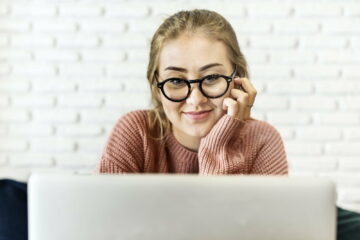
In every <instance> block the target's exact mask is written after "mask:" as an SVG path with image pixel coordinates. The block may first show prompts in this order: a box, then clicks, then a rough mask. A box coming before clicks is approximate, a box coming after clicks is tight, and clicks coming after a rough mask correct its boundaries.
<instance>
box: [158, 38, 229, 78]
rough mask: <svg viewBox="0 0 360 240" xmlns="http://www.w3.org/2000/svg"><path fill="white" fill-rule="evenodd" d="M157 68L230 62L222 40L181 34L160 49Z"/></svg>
mask: <svg viewBox="0 0 360 240" xmlns="http://www.w3.org/2000/svg"><path fill="white" fill-rule="evenodd" d="M159 61H160V62H159V68H160V69H159V70H160V71H163V70H164V69H165V68H166V67H167V66H176V67H182V68H186V69H188V70H195V69H199V68H200V67H202V66H204V65H206V64H209V63H214V62H217V63H221V64H223V65H227V64H230V61H229V59H228V56H227V51H226V46H225V44H224V43H223V42H221V41H218V40H215V39H211V38H207V37H205V36H203V35H199V34H195V35H182V36H180V37H178V38H176V39H173V40H169V41H168V42H166V43H165V44H164V46H163V48H162V50H161V51H160V59H159Z"/></svg>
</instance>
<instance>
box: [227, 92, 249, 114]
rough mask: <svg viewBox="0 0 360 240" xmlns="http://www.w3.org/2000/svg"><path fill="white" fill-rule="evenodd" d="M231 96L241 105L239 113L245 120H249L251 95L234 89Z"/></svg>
mask: <svg viewBox="0 0 360 240" xmlns="http://www.w3.org/2000/svg"><path fill="white" fill-rule="evenodd" d="M231 96H232V97H233V98H235V99H236V101H237V102H238V103H239V112H241V116H242V118H243V119H249V118H250V113H251V107H250V106H249V94H248V93H246V92H244V91H241V90H239V89H232V90H231Z"/></svg>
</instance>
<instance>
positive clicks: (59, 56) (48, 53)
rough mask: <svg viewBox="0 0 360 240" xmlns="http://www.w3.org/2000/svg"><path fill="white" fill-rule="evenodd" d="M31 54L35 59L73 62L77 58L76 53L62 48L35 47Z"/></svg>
mask: <svg viewBox="0 0 360 240" xmlns="http://www.w3.org/2000/svg"><path fill="white" fill-rule="evenodd" d="M33 54H34V56H35V60H36V61H59V62H60V61H61V62H73V61H78V60H79V56H78V54H77V53H75V52H74V51H71V50H64V49H61V50H60V49H46V50H44V49H41V50H40V49H36V50H35V51H34V53H33Z"/></svg>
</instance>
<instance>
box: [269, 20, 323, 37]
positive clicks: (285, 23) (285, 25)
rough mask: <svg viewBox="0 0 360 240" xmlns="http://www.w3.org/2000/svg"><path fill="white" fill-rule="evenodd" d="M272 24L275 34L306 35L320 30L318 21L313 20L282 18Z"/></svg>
mask: <svg viewBox="0 0 360 240" xmlns="http://www.w3.org/2000/svg"><path fill="white" fill-rule="evenodd" d="M273 24H274V33H275V34H298V35H302V34H304V35H306V34H315V33H318V32H320V22H319V21H315V20H305V19H284V20H275V21H273Z"/></svg>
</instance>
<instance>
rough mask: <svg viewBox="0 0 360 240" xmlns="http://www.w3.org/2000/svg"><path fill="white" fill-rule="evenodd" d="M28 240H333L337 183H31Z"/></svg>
mask: <svg viewBox="0 0 360 240" xmlns="http://www.w3.org/2000/svg"><path fill="white" fill-rule="evenodd" d="M28 188H29V189H28V204H29V206H28V207H29V208H28V209H29V216H28V217H29V239H30V240H95V239H96V240H100V239H101V240H165V239H166V240H168V239H171V240H185V239H186V240H192V239H194V240H195V239H196V240H212V239H214V240H215V239H216V240H218V239H221V240H235V239H236V240H239V239H245V240H247V239H251V240H252V239H255V240H257V239H267V240H290V239H291V240H335V236H336V206H335V186H334V183H333V182H332V181H331V180H328V179H319V178H308V177H306V178H304V177H264V176H262V177H260V176H239V175H227V176H225V175H223V176H199V175H160V174H156V175H151V174H136V175H131V174H123V175H88V176H82V175H54V174H52V175H51V174H35V175H32V176H31V177H30V179H29V186H28Z"/></svg>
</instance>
